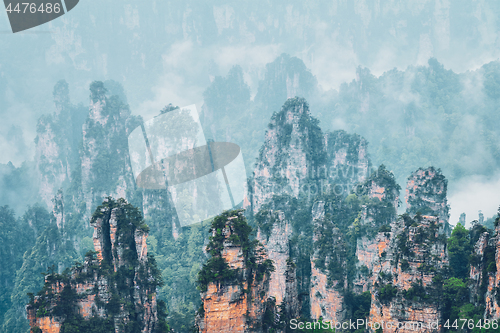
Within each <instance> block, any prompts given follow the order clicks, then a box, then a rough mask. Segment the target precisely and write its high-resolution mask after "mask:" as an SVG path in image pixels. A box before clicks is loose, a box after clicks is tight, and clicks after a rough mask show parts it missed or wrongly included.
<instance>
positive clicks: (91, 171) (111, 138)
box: [80, 82, 140, 215]
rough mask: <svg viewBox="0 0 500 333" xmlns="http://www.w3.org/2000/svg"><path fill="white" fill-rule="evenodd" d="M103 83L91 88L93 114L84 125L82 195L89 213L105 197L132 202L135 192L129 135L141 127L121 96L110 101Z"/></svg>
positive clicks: (91, 109)
mask: <svg viewBox="0 0 500 333" xmlns="http://www.w3.org/2000/svg"><path fill="white" fill-rule="evenodd" d="M106 93H107V89H106V88H105V86H104V84H103V83H102V82H94V83H92V84H91V86H90V110H89V115H88V117H87V120H86V121H85V123H84V124H83V143H82V149H81V152H80V156H81V195H82V196H83V200H84V201H85V203H86V213H87V215H90V212H91V210H92V209H94V207H95V206H97V203H99V202H101V201H102V200H103V199H104V198H105V197H107V196H112V197H115V198H130V197H131V192H132V191H133V190H134V189H135V187H134V178H133V175H132V168H131V166H130V158H129V153H128V140H127V138H128V134H129V133H130V132H131V131H132V130H133V129H135V127H137V126H138V125H140V119H138V118H136V117H132V116H131V114H130V110H129V108H128V106H127V105H125V104H124V103H123V102H122V101H121V100H120V98H118V96H111V97H108V96H107V95H106Z"/></svg>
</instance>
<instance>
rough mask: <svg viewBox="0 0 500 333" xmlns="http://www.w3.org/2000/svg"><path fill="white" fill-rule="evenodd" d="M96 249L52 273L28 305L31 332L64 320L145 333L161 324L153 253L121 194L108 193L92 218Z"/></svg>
mask: <svg viewBox="0 0 500 333" xmlns="http://www.w3.org/2000/svg"><path fill="white" fill-rule="evenodd" d="M91 224H92V225H93V226H94V246H95V250H96V251H95V252H89V253H87V255H86V257H85V261H84V263H83V264H79V263H77V264H75V266H73V267H72V268H71V269H68V270H66V271H65V272H63V274H57V273H55V272H52V273H51V274H48V275H46V277H45V286H44V287H43V289H42V290H41V291H40V292H38V294H37V295H36V296H33V297H32V299H31V301H30V303H29V304H28V306H27V312H28V319H29V321H30V326H31V329H32V332H40V330H41V332H43V333H48V332H59V330H60V329H62V328H63V327H64V326H65V325H67V326H68V327H69V326H72V327H78V328H79V329H81V330H82V331H85V328H86V327H87V326H86V325H90V324H89V321H91V322H92V325H94V326H92V327H93V328H96V327H100V328H102V329H105V328H106V329H108V330H109V329H112V330H114V331H116V332H122V331H123V330H124V329H126V327H129V329H131V328H132V327H134V328H135V329H136V330H137V331H140V332H144V333H151V332H154V330H155V328H156V327H158V326H159V325H160V319H159V318H158V314H157V300H156V287H157V286H158V285H159V284H160V275H159V271H158V269H157V268H156V264H155V262H154V258H153V257H151V256H148V255H147V246H146V236H147V226H146V225H145V224H144V222H143V220H142V217H141V214H140V212H139V211H138V210H137V209H136V208H134V207H132V206H131V205H130V204H128V203H126V202H125V201H124V200H123V199H120V200H118V201H114V200H113V199H111V198H108V199H107V200H106V201H104V203H103V204H102V205H101V206H99V207H98V209H97V210H96V212H95V213H94V215H93V217H92V221H91Z"/></svg>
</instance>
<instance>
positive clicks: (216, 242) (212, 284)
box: [196, 211, 274, 333]
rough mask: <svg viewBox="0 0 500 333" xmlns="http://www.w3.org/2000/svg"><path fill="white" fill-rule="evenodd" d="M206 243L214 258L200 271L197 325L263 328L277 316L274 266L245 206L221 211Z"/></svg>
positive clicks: (210, 332)
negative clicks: (271, 284) (256, 237)
mask: <svg viewBox="0 0 500 333" xmlns="http://www.w3.org/2000/svg"><path fill="white" fill-rule="evenodd" d="M211 232H212V236H211V237H210V242H209V244H208V245H207V251H208V252H209V253H210V255H211V258H209V260H208V262H207V263H206V264H205V265H204V266H203V268H202V270H201V272H200V273H199V284H200V288H201V290H202V303H203V304H202V308H201V309H200V311H199V312H198V317H197V320H196V325H197V327H198V328H199V331H200V332H204V333H234V332H254V331H255V332H262V331H263V330H264V329H265V327H266V323H267V321H266V318H269V317H270V320H271V322H273V321H274V312H273V310H274V299H272V298H267V295H268V290H269V273H270V272H271V271H272V270H273V269H274V268H273V264H272V261H271V260H269V259H268V258H267V256H266V253H265V251H264V250H263V248H262V247H261V246H260V245H259V244H258V242H257V243H256V242H253V241H250V240H249V234H250V232H251V228H250V227H249V226H248V224H247V223H246V221H245V218H244V216H243V214H242V211H230V212H226V213H223V214H222V215H220V216H217V217H216V218H215V219H214V222H213V223H212V229H211Z"/></svg>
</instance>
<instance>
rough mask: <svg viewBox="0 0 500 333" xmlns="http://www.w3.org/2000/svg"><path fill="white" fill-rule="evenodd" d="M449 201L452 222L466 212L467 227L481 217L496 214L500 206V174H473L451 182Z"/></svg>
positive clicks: (456, 220)
mask: <svg viewBox="0 0 500 333" xmlns="http://www.w3.org/2000/svg"><path fill="white" fill-rule="evenodd" d="M449 188H450V189H449V191H448V193H449V194H448V203H449V204H450V208H451V209H450V223H451V224H453V225H455V224H457V222H458V220H459V218H460V214H462V213H465V214H466V221H467V227H469V226H470V222H471V221H473V220H477V219H478V218H479V211H480V210H481V211H482V212H483V214H484V218H485V219H487V218H490V217H492V216H494V215H495V214H496V212H497V210H498V206H500V192H499V189H500V174H496V175H495V176H494V177H484V176H471V177H466V178H462V179H460V180H458V181H455V182H453V183H450V186H449Z"/></svg>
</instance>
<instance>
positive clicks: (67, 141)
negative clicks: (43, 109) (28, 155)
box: [35, 81, 85, 209]
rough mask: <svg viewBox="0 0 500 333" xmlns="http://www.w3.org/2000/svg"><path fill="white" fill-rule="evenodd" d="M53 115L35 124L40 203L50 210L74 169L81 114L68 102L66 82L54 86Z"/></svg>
mask: <svg viewBox="0 0 500 333" xmlns="http://www.w3.org/2000/svg"><path fill="white" fill-rule="evenodd" d="M54 104H55V112H54V113H53V114H51V115H46V116H42V117H41V118H40V119H39V120H38V124H37V136H36V138H35V144H36V153H35V161H36V171H37V172H36V174H37V177H38V183H39V184H38V185H39V193H40V196H41V198H42V200H43V202H44V203H45V204H46V205H47V207H49V209H52V198H53V197H54V196H55V195H56V193H57V191H58V190H59V189H60V188H63V187H67V186H68V185H69V183H70V181H71V176H72V173H73V172H74V171H75V168H76V163H77V161H76V159H77V157H78V143H79V142H80V135H81V126H82V118H83V117H85V111H84V110H82V109H81V108H79V107H75V106H73V105H72V104H71V103H70V100H69V88H68V84H67V83H66V81H59V82H58V83H57V84H56V85H55V87H54Z"/></svg>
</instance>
